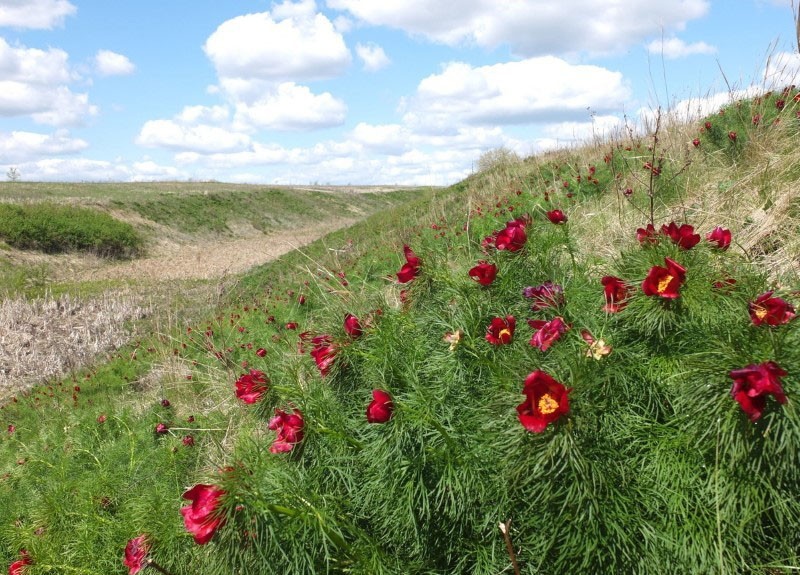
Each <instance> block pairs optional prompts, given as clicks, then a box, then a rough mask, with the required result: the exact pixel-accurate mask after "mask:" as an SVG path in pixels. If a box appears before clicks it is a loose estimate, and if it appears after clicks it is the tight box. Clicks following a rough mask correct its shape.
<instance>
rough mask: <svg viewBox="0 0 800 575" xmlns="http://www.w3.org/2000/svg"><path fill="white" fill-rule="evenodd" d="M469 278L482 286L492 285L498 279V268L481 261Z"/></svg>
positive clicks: (470, 272)
mask: <svg viewBox="0 0 800 575" xmlns="http://www.w3.org/2000/svg"><path fill="white" fill-rule="evenodd" d="M469 277H471V278H472V279H474V280H475V281H476V282H478V283H479V284H481V285H482V286H488V285H491V283H492V282H493V281H494V279H495V278H496V277H497V266H496V265H494V264H490V263H489V262H487V261H484V260H481V261H479V262H478V265H476V266H475V267H474V268H472V269H471V270H469Z"/></svg>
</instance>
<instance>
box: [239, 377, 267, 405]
mask: <svg viewBox="0 0 800 575" xmlns="http://www.w3.org/2000/svg"><path fill="white" fill-rule="evenodd" d="M268 383H269V379H268V378H267V377H266V376H265V375H264V373H263V372H261V371H259V370H257V369H251V370H250V373H246V374H244V375H242V376H241V377H240V378H239V379H237V380H236V397H238V398H239V399H241V400H242V401H243V402H245V403H247V404H253V403H256V402H257V401H258V400H259V399H261V396H262V395H264V393H266V391H267V389H268V387H267V384H268Z"/></svg>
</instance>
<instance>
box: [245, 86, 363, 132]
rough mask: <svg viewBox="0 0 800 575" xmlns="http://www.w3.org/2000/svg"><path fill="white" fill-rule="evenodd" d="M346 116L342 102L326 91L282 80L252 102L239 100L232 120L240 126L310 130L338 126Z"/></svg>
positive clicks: (345, 108) (344, 105)
mask: <svg viewBox="0 0 800 575" xmlns="http://www.w3.org/2000/svg"><path fill="white" fill-rule="evenodd" d="M346 115H347V106H346V104H345V103H344V102H343V101H341V100H339V99H337V98H334V97H333V96H332V95H331V94H330V93H329V92H324V93H322V94H313V93H312V92H311V90H310V89H309V88H307V87H306V86H298V85H297V84H294V83H293V82H284V83H282V84H280V85H279V86H277V88H276V89H274V90H273V91H272V92H271V93H268V94H266V95H265V96H264V97H263V98H262V99H260V100H258V101H256V102H254V103H252V104H248V103H246V102H240V103H239V104H238V105H237V107H236V119H235V123H236V125H237V126H241V127H242V128H243V129H251V128H262V129H263V128H266V129H271V130H284V131H290V130H314V129H320V128H329V127H332V126H339V125H341V124H343V123H344V120H345V117H346Z"/></svg>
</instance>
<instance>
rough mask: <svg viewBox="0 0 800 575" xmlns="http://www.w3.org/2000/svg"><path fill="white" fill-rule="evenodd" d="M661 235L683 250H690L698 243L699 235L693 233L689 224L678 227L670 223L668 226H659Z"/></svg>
mask: <svg viewBox="0 0 800 575" xmlns="http://www.w3.org/2000/svg"><path fill="white" fill-rule="evenodd" d="M661 233H662V234H664V235H665V236H668V237H669V239H671V240H672V242H673V243H675V244H677V245H678V246H679V247H681V248H682V249H684V250H690V249H692V248H693V247H694V246H696V245H697V244H698V243H699V242H700V234H696V233H694V227H693V226H690V225H689V224H681V225H680V226H678V225H677V224H676V223H675V222H670V224H669V225H668V226H661Z"/></svg>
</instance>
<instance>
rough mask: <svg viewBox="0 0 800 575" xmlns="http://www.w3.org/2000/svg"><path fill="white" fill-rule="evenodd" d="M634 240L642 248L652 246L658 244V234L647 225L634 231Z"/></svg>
mask: <svg viewBox="0 0 800 575" xmlns="http://www.w3.org/2000/svg"><path fill="white" fill-rule="evenodd" d="M636 239H637V240H639V243H640V244H641V245H643V246H654V245H656V244H658V232H656V228H655V226H653V224H647V227H646V228H637V229H636Z"/></svg>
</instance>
